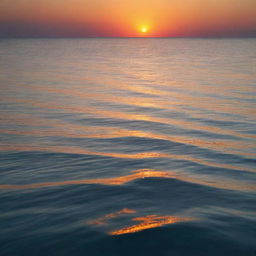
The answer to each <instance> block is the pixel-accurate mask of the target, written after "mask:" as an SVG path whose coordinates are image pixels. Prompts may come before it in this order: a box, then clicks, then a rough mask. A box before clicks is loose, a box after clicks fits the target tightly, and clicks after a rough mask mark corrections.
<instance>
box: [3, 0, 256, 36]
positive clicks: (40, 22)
mask: <svg viewBox="0 0 256 256" xmlns="http://www.w3.org/2000/svg"><path fill="white" fill-rule="evenodd" d="M143 26H144V27H146V28H147V32H146V33H142V32H141V28H142V27H143ZM13 36H14V37H26V36H32V37H40V36H49V37H91V36H117V37H119V36H121V37H137V36H143V37H145V36H150V37H152V36H153V37H176V36H192V37H196V36H238V37H239V36H256V0H13V1H10V0H0V37H13Z"/></svg>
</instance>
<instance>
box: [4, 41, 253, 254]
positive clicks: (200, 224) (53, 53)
mask: <svg viewBox="0 0 256 256" xmlns="http://www.w3.org/2000/svg"><path fill="white" fill-rule="evenodd" d="M255 84H256V40H255V39H20V40H17V39H11V40H7V39H4V40H1V41H0V86H1V95H0V110H1V116H0V118H1V124H0V136H1V140H0V145H1V151H0V158H1V172H0V202H1V212H0V227H1V235H0V240H1V246H0V254H1V255H8V256H9V255H88V256H96V255H97V256H98V255H99V256H101V255H104V256H105V255H106V256H107V255H109V256H119V255H160V256H161V255H163V256H169V255H184V256H185V255H196V256H200V255H202V256H205V255H225V256H226V255H232V256H233V255H241V256H247V255H252V256H253V255H256V244H255V240H256V215H255V210H256V207H255V205H256V193H255V190H256V168H255V166H256V160H255V156H256V150H255V145H256V144H255V142H256V114H255V104H256V102H255V96H256V87H255Z"/></svg>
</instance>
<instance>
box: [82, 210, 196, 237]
mask: <svg viewBox="0 0 256 256" xmlns="http://www.w3.org/2000/svg"><path fill="white" fill-rule="evenodd" d="M130 214H131V215H135V214H138V213H137V212H136V211H135V210H133V209H128V208H123V209H122V210H120V211H117V212H113V213H109V214H106V215H104V216H102V217H100V218H97V219H95V220H91V221H88V222H86V224H89V225H99V226H101V225H106V224H107V223H108V222H109V221H111V220H112V219H114V218H117V217H119V216H120V215H130ZM131 220H132V221H133V222H138V224H135V225H131V226H126V227H124V228H120V229H117V230H112V231H109V232H108V233H109V234H110V235H123V234H128V233H135V232H140V231H143V230H145V229H152V228H157V227H161V226H164V225H168V224H174V223H179V222H185V221H192V220H195V219H194V218H190V217H178V216H160V215H156V214H152V215H146V216H140V217H133V218H131Z"/></svg>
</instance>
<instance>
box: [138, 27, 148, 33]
mask: <svg viewBox="0 0 256 256" xmlns="http://www.w3.org/2000/svg"><path fill="white" fill-rule="evenodd" d="M140 31H141V32H142V33H147V32H148V28H147V27H142V28H141V29H140Z"/></svg>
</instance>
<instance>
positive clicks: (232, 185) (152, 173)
mask: <svg viewBox="0 0 256 256" xmlns="http://www.w3.org/2000/svg"><path fill="white" fill-rule="evenodd" d="M154 177H155V178H169V179H177V180H180V181H185V182H189V183H197V184H202V185H206V186H211V187H215V188H225V189H234V190H244V191H256V187H255V186H254V185H253V184H252V185H250V184H247V183H243V182H241V181H239V182H236V181H234V180H230V179H223V180H222V181H218V183H215V182H212V181H210V182H207V179H206V180H203V179H201V180H199V179H198V178H197V177H194V178H193V176H192V175H191V176H190V177H186V176H184V175H180V174H179V173H176V172H172V171H156V170H152V169H140V170H135V171H133V172H132V173H131V174H128V175H124V176H120V177H111V178H101V179H79V180H65V181H55V182H45V183H34V184H22V185H11V184H0V189H38V188H43V187H58V186H65V185H79V184H80V185H81V184H104V185H123V184H125V183H128V182H131V181H134V180H137V179H144V178H154Z"/></svg>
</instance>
